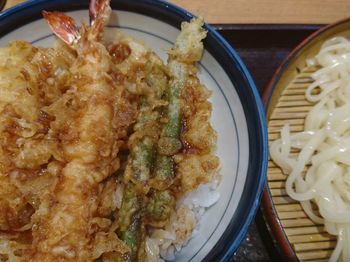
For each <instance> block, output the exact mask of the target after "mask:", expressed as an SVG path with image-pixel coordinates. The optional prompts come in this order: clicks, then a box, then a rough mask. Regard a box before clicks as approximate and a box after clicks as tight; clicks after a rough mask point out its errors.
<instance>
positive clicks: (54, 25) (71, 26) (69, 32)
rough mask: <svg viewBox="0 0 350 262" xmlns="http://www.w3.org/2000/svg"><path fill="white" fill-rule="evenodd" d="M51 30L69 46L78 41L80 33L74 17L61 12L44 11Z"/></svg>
mask: <svg viewBox="0 0 350 262" xmlns="http://www.w3.org/2000/svg"><path fill="white" fill-rule="evenodd" d="M42 14H43V17H44V18H45V20H46V21H47V23H48V24H49V26H50V28H51V30H52V31H53V32H54V33H55V34H56V35H57V36H58V37H59V38H60V39H61V40H63V41H64V42H65V43H66V44H68V45H69V46H70V45H72V44H73V43H74V42H77V41H78V40H79V38H80V33H79V29H78V27H77V25H76V24H75V21H74V19H73V18H71V17H69V16H67V15H65V14H63V13H60V12H55V11H54V12H48V11H43V12H42Z"/></svg>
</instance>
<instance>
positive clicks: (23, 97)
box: [0, 0, 219, 261]
mask: <svg viewBox="0 0 350 262" xmlns="http://www.w3.org/2000/svg"><path fill="white" fill-rule="evenodd" d="M110 11H111V9H110V7H109V1H107V0H93V1H91V4H90V19H91V21H90V26H87V25H85V24H82V25H81V27H80V29H78V26H77V25H76V24H75V21H74V20H73V19H72V18H70V17H68V16H66V15H64V14H62V13H59V12H43V15H44V17H45V19H46V20H47V22H48V24H49V26H50V27H51V29H52V31H53V32H54V33H55V34H56V35H57V36H58V38H59V39H61V40H62V41H61V42H59V44H58V45H57V46H56V47H53V48H36V47H33V46H32V45H30V44H29V43H26V42H13V43H11V44H9V45H8V46H7V47H6V48H2V49H0V54H1V55H0V80H1V81H0V92H1V96H0V122H1V125H0V135H1V139H0V150H1V154H0V261H3V260H4V261H94V260H97V259H99V260H102V261H143V260H144V259H145V257H148V259H149V258H150V256H149V248H148V244H147V243H150V241H151V240H150V239H151V238H152V234H153V233H152V232H155V230H158V229H162V230H163V229H166V228H169V226H170V225H171V224H176V223H177V224H179V223H178V221H190V222H189V223H188V225H186V230H185V231H183V230H178V233H179V235H178V236H176V237H178V238H177V239H175V241H174V244H177V245H183V244H185V242H186V241H187V240H188V238H189V237H190V236H191V234H192V231H193V229H194V227H195V219H194V217H193V216H192V215H188V214H189V213H188V212H187V211H186V210H187V209H186V208H185V207H181V208H180V209H178V210H177V207H176V201H177V200H178V199H180V198H181V197H183V196H184V195H186V194H187V193H188V192H191V191H194V190H196V189H197V188H198V186H199V185H201V184H203V183H208V182H210V181H211V180H212V178H213V176H214V175H215V174H216V172H217V169H218V165H219V160H218V158H217V157H216V156H215V155H214V154H213V152H214V149H215V144H216V134H215V131H214V130H213V128H212V127H211V125H210V122H209V118H210V114H211V104H210V103H209V102H208V98H209V96H210V92H209V91H208V90H207V89H206V88H205V87H204V86H202V85H201V83H200V81H199V79H198V78H197V76H196V74H197V68H196V63H197V62H198V61H199V60H200V58H201V56H202V52H203V44H202V39H203V38H204V37H205V34H206V33H205V31H204V30H203V29H202V25H203V22H202V20H201V19H196V20H194V21H192V22H191V23H184V24H183V28H182V32H181V34H180V35H179V37H178V39H177V41H176V43H175V45H174V47H173V49H171V50H170V51H169V61H168V64H167V65H165V64H164V63H163V61H162V60H161V59H160V58H159V57H158V56H157V55H156V54H155V53H154V52H153V51H152V50H151V49H149V48H147V47H146V46H144V45H142V44H140V43H138V42H137V41H135V40H134V39H132V38H131V37H129V36H126V35H124V34H122V33H120V32H118V33H117V34H115V35H113V36H112V37H108V36H107V37H106V36H105V35H104V34H103V28H104V26H105V24H106V22H107V21H108V17H109V13H110ZM190 218H191V219H190ZM193 219H194V220H193ZM186 223H187V222H186ZM155 235H156V234H153V236H155ZM158 249H159V248H158ZM158 251H159V250H158ZM155 256H156V257H157V259H158V258H159V252H158V253H156V254H155Z"/></svg>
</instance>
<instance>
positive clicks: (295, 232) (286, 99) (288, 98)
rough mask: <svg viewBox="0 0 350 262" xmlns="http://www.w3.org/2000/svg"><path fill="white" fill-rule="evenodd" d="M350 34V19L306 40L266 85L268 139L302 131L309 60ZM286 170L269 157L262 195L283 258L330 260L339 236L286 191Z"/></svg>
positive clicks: (309, 106) (305, 107)
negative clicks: (286, 127)
mask: <svg viewBox="0 0 350 262" xmlns="http://www.w3.org/2000/svg"><path fill="white" fill-rule="evenodd" d="M336 35H342V36H346V37H348V38H349V37H350V20H349V19H347V20H343V21H341V22H338V23H335V24H332V25H330V26H327V27H325V28H322V29H320V30H319V31H317V32H315V33H314V34H312V35H311V36H310V37H308V38H307V39H306V40H304V41H303V42H302V43H301V44H300V45H299V46H298V47H297V48H296V49H295V50H294V51H293V52H292V53H291V54H290V55H289V56H288V58H287V59H286V60H285V62H284V63H283V64H282V66H281V67H280V68H279V69H278V70H277V72H276V74H275V76H274V77H273V79H272V81H271V83H270V85H269V87H268V88H267V89H266V90H265V93H264V101H265V104H266V108H267V112H266V115H267V120H268V129H269V142H271V141H273V140H275V139H277V138H279V132H280V130H281V128H282V126H283V125H284V124H285V123H289V124H290V127H291V131H292V132H298V131H301V130H303V127H304V118H305V116H306V114H307V112H308V111H309V110H310V108H311V106H312V105H311V104H310V103H309V102H308V101H306V99H305V97H304V93H305V89H306V88H307V87H308V85H309V84H310V83H312V79H311V77H310V74H311V73H312V72H314V71H315V68H310V67H307V66H306V63H305V61H306V59H307V58H310V57H313V56H314V55H315V54H316V53H317V52H318V51H319V49H320V46H321V44H322V43H323V42H324V41H325V40H326V39H329V38H331V37H334V36H336ZM286 178H287V176H286V175H284V174H283V173H282V171H281V169H280V168H279V167H277V166H276V165H275V164H274V162H273V161H271V160H270V161H269V167H268V174H267V181H268V187H267V189H266V190H265V192H264V195H263V202H262V203H263V211H264V215H265V219H266V221H267V223H268V226H269V228H270V231H271V233H272V235H273V236H274V237H275V239H276V242H277V244H278V246H279V249H280V251H281V255H282V257H283V258H284V260H289V261H297V260H298V259H299V260H301V261H323V260H324V261H327V260H328V259H329V257H330V255H331V253H332V251H333V248H334V247H335V244H336V238H335V237H334V236H331V235H329V234H328V233H327V232H325V230H324V227H323V225H316V224H315V223H314V222H313V221H311V220H310V219H309V218H308V217H307V215H306V214H305V212H304V211H303V210H302V207H301V205H300V204H299V203H298V202H296V201H294V200H292V199H291V198H290V197H289V196H288V195H287V194H286V192H285V189H284V187H285V181H286Z"/></svg>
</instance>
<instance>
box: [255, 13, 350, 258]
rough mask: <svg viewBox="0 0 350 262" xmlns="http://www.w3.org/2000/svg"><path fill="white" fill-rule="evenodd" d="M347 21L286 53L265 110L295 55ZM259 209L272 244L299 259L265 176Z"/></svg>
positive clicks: (271, 84) (268, 91) (270, 85)
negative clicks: (285, 229) (280, 217)
mask: <svg viewBox="0 0 350 262" xmlns="http://www.w3.org/2000/svg"><path fill="white" fill-rule="evenodd" d="M349 22H350V17H348V18H345V19H342V20H339V21H337V22H334V23H331V24H328V25H324V26H322V27H321V28H319V29H318V30H316V31H315V32H313V33H312V34H310V35H309V36H308V37H306V38H305V39H304V40H302V41H301V42H300V43H299V44H298V45H297V46H296V47H295V48H294V49H293V50H292V51H291V52H290V53H289V54H288V55H287V57H286V58H284V60H283V61H282V63H281V65H280V66H279V67H278V68H277V70H276V71H275V73H274V74H273V76H272V78H271V80H270V81H269V83H268V85H267V88H266V89H265V90H264V92H263V95H262V102H263V105H264V108H265V111H266V112H267V109H268V107H269V104H270V99H271V96H272V94H273V92H274V90H275V88H276V86H277V85H278V83H279V80H280V79H281V77H282V75H283V73H284V71H285V70H286V69H287V68H288V66H289V65H290V63H291V62H292V61H293V60H294V59H295V58H296V57H297V55H298V54H300V53H301V52H302V51H303V50H304V48H305V47H306V46H307V45H308V44H309V43H310V42H311V41H313V40H314V39H315V38H317V37H318V36H320V35H321V34H323V33H324V32H325V31H328V30H329V29H332V28H334V27H337V26H339V25H342V24H344V23H349ZM266 122H268V121H267V119H266ZM260 210H261V211H262V213H263V219H264V220H265V225H266V227H267V229H268V232H269V233H270V235H272V236H273V238H274V239H275V240H276V242H275V245H274V246H275V247H276V248H277V250H278V252H279V254H280V255H281V256H282V257H283V258H284V259H286V260H287V261H299V259H298V257H297V255H296V253H295V251H294V249H293V247H292V245H291V243H290V242H289V240H288V237H287V235H286V233H285V231H284V228H283V226H282V224H281V222H280V220H279V217H278V214H277V211H276V208H275V205H274V204H273V200H272V195H271V191H270V188H269V186H268V180H267V178H266V186H265V188H264V191H263V193H262V199H261V206H260Z"/></svg>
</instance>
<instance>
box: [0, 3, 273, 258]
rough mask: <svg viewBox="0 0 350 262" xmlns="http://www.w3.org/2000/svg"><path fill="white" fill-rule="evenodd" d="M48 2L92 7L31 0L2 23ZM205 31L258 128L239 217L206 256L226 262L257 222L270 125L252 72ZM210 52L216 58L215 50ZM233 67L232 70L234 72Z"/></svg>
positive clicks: (180, 13) (179, 11) (171, 9)
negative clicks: (221, 54)
mask: <svg viewBox="0 0 350 262" xmlns="http://www.w3.org/2000/svg"><path fill="white" fill-rule="evenodd" d="M118 1H119V2H127V0H115V1H113V0H112V1H111V2H118ZM131 2H132V4H131ZM48 3H50V4H52V6H54V5H55V3H56V4H57V5H58V4H60V5H62V3H66V4H67V5H69V9H68V10H78V9H82V8H84V6H86V7H87V6H88V3H84V4H83V3H82V2H81V1H74V3H73V2H69V1H68V0H29V1H26V2H23V3H20V4H18V5H16V6H13V7H11V8H9V9H7V10H5V11H3V12H2V13H1V14H0V24H1V23H4V21H5V20H6V19H9V18H11V17H13V16H15V15H18V14H19V13H21V12H22V11H24V10H26V9H33V8H38V7H40V6H41V5H43V4H48ZM129 4H130V5H135V6H137V5H146V6H147V5H152V8H160V9H163V10H164V11H166V12H165V13H172V14H174V15H175V16H176V19H177V20H179V19H180V18H181V20H180V21H178V25H180V23H181V22H182V21H185V20H186V21H188V20H190V19H192V18H193V17H195V16H194V15H193V14H191V13H190V12H188V11H186V10H185V9H183V8H181V7H178V6H176V5H174V4H171V3H169V2H166V1H164V0H138V1H130V0H129ZM149 8H151V7H149ZM121 10H123V9H121ZM64 11H66V10H64ZM127 11H130V10H127ZM139 11H140V10H139ZM134 12H135V11H134ZM137 13H139V12H137ZM150 16H151V15H150ZM151 17H153V18H156V19H159V20H161V21H163V22H166V23H168V24H171V23H169V22H168V21H164V20H163V19H160V18H158V17H155V16H151ZM173 19H175V18H173ZM33 20H36V19H31V20H30V21H33ZM8 23H12V24H13V23H16V22H8ZM26 23H27V22H26V21H22V22H19V21H17V25H15V26H12V27H11V28H8V29H2V32H1V33H0V37H2V36H3V35H5V34H6V33H8V32H11V31H12V30H14V29H16V28H17V27H20V26H22V25H24V24H26ZM204 28H205V29H206V30H207V31H208V36H210V37H211V38H213V41H214V42H216V43H217V44H218V46H216V47H215V49H216V50H219V49H221V50H222V52H224V53H225V54H226V55H227V58H224V59H226V60H228V61H230V63H229V64H224V62H222V61H219V60H217V61H218V63H219V64H220V65H221V66H222V67H223V68H224V70H225V72H226V74H227V75H228V77H229V78H230V80H231V82H232V83H233V84H234V81H233V80H234V79H233V76H231V75H232V74H231V75H230V74H229V71H230V70H237V72H240V77H241V78H242V79H241V80H240V81H243V83H244V84H245V85H246V86H247V87H248V90H243V91H242V90H241V91H240V92H241V93H238V96H239V98H240V101H241V103H242V106H243V110H244V113H245V115H246V122H247V124H249V123H250V122H252V121H253V122H254V123H253V124H254V125H255V128H256V129H257V130H250V129H249V128H248V131H249V147H250V148H249V158H251V156H252V155H257V156H253V157H254V159H255V160H258V161H256V162H257V163H256V164H255V163H253V164H254V167H253V169H254V170H250V167H251V161H249V164H248V170H247V175H246V181H245V184H244V189H243V192H242V195H241V198H240V200H239V203H238V206H237V210H236V211H235V214H234V215H233V217H232V218H231V222H230V223H229V225H228V226H227V228H226V229H225V232H224V233H223V235H222V236H221V237H220V239H219V240H218V242H217V243H216V245H215V246H214V248H213V249H212V250H211V251H209V253H208V254H207V255H206V257H205V259H204V260H205V261H212V260H213V259H214V258H215V259H216V260H220V261H225V260H227V259H228V258H229V257H230V256H232V255H233V253H234V252H235V251H236V250H237V249H238V247H239V246H240V243H241V242H242V240H243V238H244V237H245V235H246V234H247V233H248V230H249V228H250V225H251V224H252V222H253V219H254V217H255V215H256V212H257V210H258V207H259V204H260V200H261V196H262V191H263V189H264V185H265V181H266V172H267V164H268V138H267V125H266V121H265V113H264V107H263V105H262V102H261V99H260V95H259V92H258V89H257V87H256V85H255V82H254V80H253V78H252V76H251V75H250V73H249V70H248V69H247V67H246V66H245V64H244V63H243V61H242V59H241V58H240V57H239V55H238V54H237V52H236V51H235V50H234V48H233V47H232V46H231V45H230V44H229V43H228V42H227V41H226V40H225V39H224V37H223V36H221V35H220V34H219V33H218V32H217V31H216V30H215V29H214V28H213V27H212V26H210V25H208V24H206V23H205V25H204ZM6 30H7V31H6ZM209 52H210V53H211V54H212V55H213V53H212V52H211V51H209ZM213 56H214V55H213ZM214 57H215V56H214ZM230 67H232V68H233V69H232V68H230ZM234 87H235V89H236V91H237V92H238V89H240V87H239V86H237V84H234ZM242 96H244V97H247V98H248V99H249V100H252V102H253V104H249V105H245V104H244V103H243V102H244V101H242ZM247 108H249V110H250V111H249V112H250V114H254V115H253V116H254V119H249V118H248V117H249V115H247V114H248V112H247ZM251 110H253V111H251ZM248 127H249V126H248ZM252 132H256V134H255V136H257V137H256V138H254V139H257V141H258V143H257V145H251V144H253V143H252V142H251V135H250V133H252ZM253 147H254V150H252V148H253ZM248 182H249V183H248ZM251 188H252V189H253V190H252V191H250V189H251ZM247 203H248V205H249V208H246V206H247ZM244 210H245V211H244ZM234 218H235V220H234ZM238 218H239V219H240V220H239V221H240V223H241V224H240V226H239V230H236V231H235V232H232V231H233V229H232V227H233V226H234V225H233V221H235V222H237V221H238ZM227 231H229V232H227ZM224 236H225V238H224ZM223 240H224V242H223ZM222 242H223V243H222Z"/></svg>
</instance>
